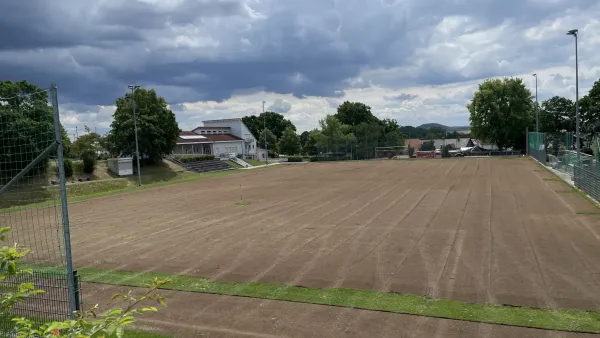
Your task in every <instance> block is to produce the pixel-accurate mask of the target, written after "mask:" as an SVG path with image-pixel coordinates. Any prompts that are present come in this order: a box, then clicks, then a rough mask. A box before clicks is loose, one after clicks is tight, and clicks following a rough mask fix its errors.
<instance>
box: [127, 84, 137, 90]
mask: <svg viewBox="0 0 600 338" xmlns="http://www.w3.org/2000/svg"><path fill="white" fill-rule="evenodd" d="M127 88H129V89H138V88H140V86H136V85H129V86H127Z"/></svg>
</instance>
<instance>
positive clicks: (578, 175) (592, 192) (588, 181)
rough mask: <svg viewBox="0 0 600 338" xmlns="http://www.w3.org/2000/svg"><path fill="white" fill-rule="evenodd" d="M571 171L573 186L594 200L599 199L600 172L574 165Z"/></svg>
mask: <svg viewBox="0 0 600 338" xmlns="http://www.w3.org/2000/svg"><path fill="white" fill-rule="evenodd" d="M573 172H574V175H573V183H574V184H575V186H576V187H577V188H580V189H581V190H583V191H584V192H585V193H586V194H588V195H589V196H590V197H592V198H593V199H595V200H596V201H600V173H599V172H598V171H595V170H594V171H592V170H588V169H584V168H581V167H579V166H574V167H573Z"/></svg>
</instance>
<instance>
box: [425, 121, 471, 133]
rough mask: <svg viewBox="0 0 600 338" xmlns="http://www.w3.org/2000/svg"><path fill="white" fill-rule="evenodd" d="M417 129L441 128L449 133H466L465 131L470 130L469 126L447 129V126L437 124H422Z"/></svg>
mask: <svg viewBox="0 0 600 338" xmlns="http://www.w3.org/2000/svg"><path fill="white" fill-rule="evenodd" d="M417 128H423V129H430V128H442V129H446V130H447V131H448V132H450V133H451V132H453V131H466V130H470V129H471V127H470V126H455V127H449V126H445V125H443V124H439V123H425V124H422V125H420V126H418V127H417Z"/></svg>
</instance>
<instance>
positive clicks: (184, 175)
mask: <svg viewBox="0 0 600 338" xmlns="http://www.w3.org/2000/svg"><path fill="white" fill-rule="evenodd" d="M74 166H75V165H74ZM75 167H76V166H75ZM235 172H236V170H227V171H217V172H211V173H202V174H200V173H194V172H186V171H184V170H183V168H181V167H179V166H177V165H175V164H173V163H170V162H167V161H163V162H161V163H159V164H157V165H154V166H145V167H142V168H141V173H142V186H141V187H140V186H138V177H137V175H132V176H128V177H118V176H117V175H115V174H113V173H111V172H109V171H108V168H107V167H106V161H99V165H98V167H97V168H96V170H95V171H94V174H92V176H93V177H92V179H96V178H103V177H108V178H103V179H100V180H92V181H87V182H78V181H77V179H78V178H79V177H81V176H83V174H78V173H77V171H75V174H74V175H73V176H74V177H70V178H68V183H67V197H68V199H69V202H76V201H81V200H86V199H90V198H96V197H103V196H108V195H113V194H119V193H124V192H130V191H136V190H140V189H149V188H155V187H160V186H164V185H169V184H175V183H182V182H190V181H196V180H201V179H207V178H213V177H219V176H224V175H229V174H232V173H235ZM80 175H81V176H80ZM51 179H55V178H51ZM17 188H18V189H12V190H11V191H9V192H7V193H5V194H3V195H2V196H0V213H5V212H12V211H18V210H23V209H30V208H39V207H44V206H54V205H57V204H58V203H59V202H58V201H59V186H58V185H49V184H48V183H47V182H46V181H45V180H43V181H41V182H25V184H23V183H21V184H19V186H18V187H17Z"/></svg>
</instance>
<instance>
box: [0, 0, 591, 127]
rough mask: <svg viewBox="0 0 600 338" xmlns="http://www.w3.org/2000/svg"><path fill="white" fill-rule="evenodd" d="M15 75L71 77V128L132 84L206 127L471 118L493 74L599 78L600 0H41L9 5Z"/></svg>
mask: <svg viewBox="0 0 600 338" xmlns="http://www.w3.org/2000/svg"><path fill="white" fill-rule="evenodd" d="M2 7H3V8H2V13H3V14H2V15H1V16H0V32H3V34H2V39H1V40H0V77H1V78H2V80H13V81H18V80H28V81H30V82H33V83H35V84H37V85H39V86H41V87H49V86H50V84H52V83H56V84H57V86H58V92H59V103H60V112H61V120H62V123H63V125H64V126H65V127H66V128H67V130H68V131H69V133H70V134H72V133H73V132H74V131H75V128H76V127H77V128H78V130H79V131H82V130H83V126H84V125H87V126H89V127H90V128H92V130H94V129H96V130H97V131H98V132H102V133H103V132H106V131H108V130H109V129H110V123H111V120H112V114H113V113H114V110H115V107H114V103H115V100H116V98H117V97H120V96H123V95H124V93H125V92H126V91H127V86H128V85H129V84H136V85H140V86H143V87H145V88H154V89H155V90H156V91H157V92H158V94H159V95H161V96H163V97H164V98H165V99H166V100H167V102H168V103H169V105H170V108H171V109H172V110H173V112H174V113H175V114H176V117H177V121H178V123H179V127H180V128H181V129H183V130H191V129H193V128H194V127H196V126H199V125H201V124H202V121H203V120H208V119H211V120H212V119H220V118H233V117H243V116H246V115H252V114H259V113H260V112H261V111H262V101H266V104H265V109H266V110H270V111H276V112H279V113H282V114H284V115H285V116H286V117H287V118H289V119H290V120H291V121H292V122H293V123H294V124H295V125H296V127H297V129H298V131H299V132H301V131H305V130H310V129H313V128H315V127H317V126H318V121H319V119H321V118H323V117H324V116H325V115H327V114H333V113H335V110H336V108H337V106H338V105H339V104H340V103H342V102H343V101H360V102H363V103H365V104H367V105H369V106H371V108H372V111H373V113H374V114H375V115H376V116H378V117H380V118H393V119H396V120H397V121H398V122H399V123H400V124H401V125H414V126H416V125H420V124H423V123H429V122H437V123H441V124H445V125H450V126H457V125H468V124H469V115H468V111H467V109H466V107H465V106H466V104H467V103H468V102H469V100H470V99H471V98H472V95H473V92H474V91H475V90H476V89H477V86H478V84H479V83H481V82H482V81H483V80H485V79H486V78H491V77H505V76H519V77H523V78H524V79H525V81H526V83H527V84H528V86H530V88H531V89H532V91H533V92H535V79H534V78H533V76H532V75H531V74H532V73H537V74H538V76H539V82H538V93H539V99H540V100H544V99H547V98H550V97H552V96H554V95H561V96H565V97H568V98H571V99H574V98H575V41H574V38H573V37H571V36H567V35H565V33H566V31H568V30H570V29H574V28H577V29H579V44H578V46H579V83H580V96H583V95H585V93H587V91H588V90H589V89H590V88H591V86H592V85H593V83H594V82H595V81H596V80H598V79H600V53H598V51H599V50H600V2H598V1H597V0H505V1H497V0H302V1H298V0H61V1H47V0H27V1H9V2H6V3H4V4H3V5H2Z"/></svg>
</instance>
